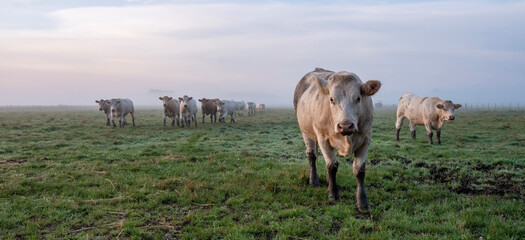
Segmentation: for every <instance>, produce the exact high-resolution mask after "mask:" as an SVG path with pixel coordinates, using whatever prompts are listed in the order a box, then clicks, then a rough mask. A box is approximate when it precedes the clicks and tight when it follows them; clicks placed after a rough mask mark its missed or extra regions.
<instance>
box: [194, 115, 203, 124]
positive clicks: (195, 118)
mask: <svg viewBox="0 0 525 240" xmlns="http://www.w3.org/2000/svg"><path fill="white" fill-rule="evenodd" d="M193 121H194V122H195V127H197V114H196V113H195V114H193ZM202 122H203V123H204V118H203V119H202Z"/></svg>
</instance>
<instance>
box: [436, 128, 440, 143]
mask: <svg viewBox="0 0 525 240" xmlns="http://www.w3.org/2000/svg"><path fill="white" fill-rule="evenodd" d="M436 137H437V141H438V144H441V128H438V129H437V130H436Z"/></svg>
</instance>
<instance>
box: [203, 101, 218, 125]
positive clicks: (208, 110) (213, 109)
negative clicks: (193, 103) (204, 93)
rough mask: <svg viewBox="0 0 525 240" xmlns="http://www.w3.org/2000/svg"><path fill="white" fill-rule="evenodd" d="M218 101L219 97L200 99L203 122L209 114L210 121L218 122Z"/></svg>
mask: <svg viewBox="0 0 525 240" xmlns="http://www.w3.org/2000/svg"><path fill="white" fill-rule="evenodd" d="M218 101H219V99H218V98H214V99H206V98H202V99H199V102H201V111H202V123H204V117H206V115H208V114H209V115H210V122H212V123H213V122H217V105H216V104H215V103H216V102H218Z"/></svg>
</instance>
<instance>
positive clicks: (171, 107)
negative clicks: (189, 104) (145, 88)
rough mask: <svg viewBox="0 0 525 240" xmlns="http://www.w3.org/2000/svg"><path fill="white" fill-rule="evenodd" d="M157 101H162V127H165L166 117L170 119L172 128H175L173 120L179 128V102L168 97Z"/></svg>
mask: <svg viewBox="0 0 525 240" xmlns="http://www.w3.org/2000/svg"><path fill="white" fill-rule="evenodd" d="M159 99H160V100H161V101H162V106H163V109H164V111H163V114H164V127H165V126H166V118H168V117H169V118H171V126H172V127H175V120H177V126H179V120H180V102H179V101H177V100H175V99H173V98H172V97H168V96H164V97H159Z"/></svg>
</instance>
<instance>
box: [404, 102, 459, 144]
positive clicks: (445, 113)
mask: <svg viewBox="0 0 525 240" xmlns="http://www.w3.org/2000/svg"><path fill="white" fill-rule="evenodd" d="M460 107H461V104H454V103H453V102H452V101H450V100H446V101H443V100H441V99H440V98H438V97H421V96H417V95H414V94H412V93H405V94H403V96H401V98H400V99H399V103H398V105H397V120H396V141H399V132H400V131H401V127H402V126H403V119H404V118H405V117H406V118H408V120H409V121H410V132H411V133H412V139H413V140H415V139H416V125H425V128H426V130H427V135H428V143H429V144H434V142H433V141H432V135H433V133H432V130H436V135H437V142H438V144H441V127H443V123H444V122H445V121H453V120H454V119H455V118H456V116H455V115H454V110H456V109H458V108H460Z"/></svg>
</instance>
